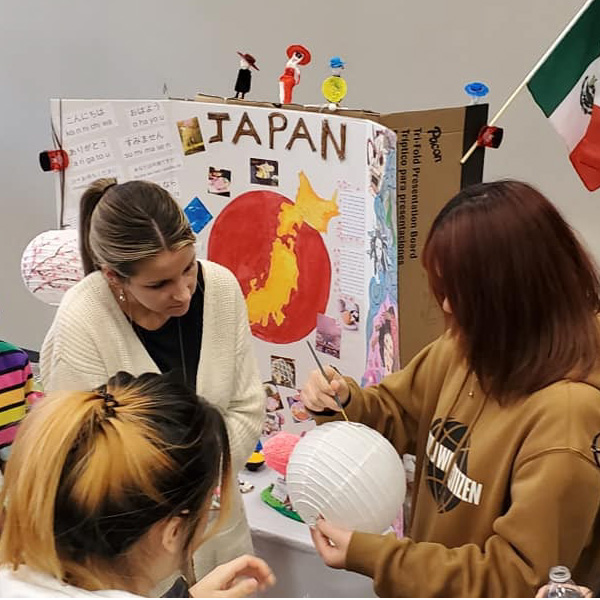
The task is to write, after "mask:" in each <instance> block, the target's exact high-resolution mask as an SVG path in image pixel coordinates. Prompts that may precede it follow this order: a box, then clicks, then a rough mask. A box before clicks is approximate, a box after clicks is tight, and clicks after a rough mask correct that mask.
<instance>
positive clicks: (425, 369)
mask: <svg viewBox="0 0 600 600" xmlns="http://www.w3.org/2000/svg"><path fill="white" fill-rule="evenodd" d="M422 258H423V264H424V266H425V269H426V271H427V273H428V276H429V280H430V284H431V288H432V291H433V293H434V295H435V296H436V298H437V301H438V303H439V305H440V306H441V307H442V308H443V310H444V312H445V313H446V316H447V320H448V325H449V328H448V330H447V332H446V333H444V334H443V335H442V336H441V337H440V338H439V339H438V340H436V341H435V342H433V343H432V344H431V345H430V346H428V347H427V348H425V349H424V350H422V351H421V352H420V353H419V354H418V355H417V356H416V357H415V358H414V359H413V360H412V361H411V362H410V363H409V364H408V365H407V366H406V367H405V368H404V369H402V370H400V371H398V372H396V373H392V374H391V375H389V376H387V377H386V378H384V379H383V380H382V381H381V383H380V384H379V385H376V386H372V387H369V388H366V389H361V388H360V387H359V386H358V385H357V384H356V383H355V382H354V381H353V380H351V379H350V378H343V377H342V376H340V375H339V374H337V373H335V372H334V371H333V370H332V369H329V370H328V371H327V376H328V378H329V380H330V382H328V381H326V380H325V378H324V377H323V376H322V375H321V374H320V373H319V372H313V373H312V374H311V376H310V378H309V381H308V382H307V384H306V386H305V387H304V389H303V391H302V400H303V401H304V403H305V405H306V406H307V407H308V408H309V409H310V410H312V411H314V412H317V413H318V412H320V413H321V416H320V417H319V419H320V420H325V419H330V418H336V415H337V414H338V413H337V410H338V409H337V405H336V403H335V401H334V399H333V398H332V395H333V394H334V393H337V394H338V396H339V398H340V400H341V401H342V403H343V404H344V405H345V411H346V413H347V415H348V417H349V418H350V419H351V420H352V421H357V422H362V423H364V424H366V425H369V426H370V427H373V428H374V429H377V430H378V431H379V432H381V433H382V434H383V435H385V436H386V437H387V438H388V439H389V440H390V441H391V442H392V444H394V446H395V447H396V449H397V450H398V452H399V453H400V454H404V453H406V452H409V453H413V454H416V456H417V468H416V475H415V493H414V497H413V515H412V525H411V531H410V537H405V538H403V539H397V538H396V537H395V536H394V535H393V534H392V535H386V536H382V535H373V534H366V533H361V532H356V531H355V532H351V531H345V530H343V529H340V528H338V527H334V526H333V525H332V524H331V523H329V522H327V521H323V520H320V521H319V522H318V523H317V526H316V528H315V529H313V530H312V533H313V539H314V542H315V545H316V547H317V551H318V552H319V553H320V554H321V556H322V557H323V559H324V561H325V562H326V563H327V564H328V565H330V566H332V567H334V568H346V569H349V570H352V571H356V572H359V573H362V574H364V575H367V576H369V577H372V578H373V579H374V585H375V590H376V592H377V593H378V594H379V595H382V596H527V595H534V594H535V591H536V589H538V588H539V587H540V586H541V585H542V584H543V583H544V582H545V581H546V580H547V574H548V569H549V567H551V566H553V565H558V564H561V565H566V566H568V567H569V568H570V569H571V571H572V573H573V577H574V579H575V581H576V582H577V583H579V584H582V585H587V586H589V587H590V588H592V589H596V585H597V581H595V579H594V577H597V576H598V575H597V574H598V573H600V518H599V517H600V469H599V468H598V456H599V455H598V452H599V450H598V448H599V447H600V442H599V440H600V361H599V356H600V353H599V350H600V334H599V329H598V318H597V317H598V312H599V309H600V284H599V281H598V276H597V273H596V270H595V268H594V266H593V264H592V261H591V260H590V258H589V257H588V255H587V254H586V252H585V250H584V249H583V248H582V246H581V245H580V244H579V242H578V241H577V239H576V237H575V235H574V234H573V232H572V231H571V229H570V228H569V226H568V225H567V224H566V223H565V221H564V220H563V218H562V217H561V216H560V214H559V213H558V211H557V210H556V209H555V208H554V207H553V205H552V204H551V203H550V202H549V201H548V200H547V199H546V198H545V197H544V196H543V195H542V194H541V193H540V192H538V191H537V190H535V189H533V188H532V187H531V186H529V185H527V184H525V183H521V182H516V181H499V182H494V183H486V184H480V185H476V186H473V187H471V188H467V189H465V190H463V191H461V192H460V193H459V194H458V195H457V196H456V197H455V198H453V199H452V200H451V201H450V202H449V203H448V204H447V205H446V206H445V207H444V209H443V210H442V211H441V212H440V214H439V215H438V217H437V218H436V220H435V222H434V224H433V226H432V229H431V231H430V233H429V237H428V239H427V242H426V244H425V248H424V250H423V257H422Z"/></svg>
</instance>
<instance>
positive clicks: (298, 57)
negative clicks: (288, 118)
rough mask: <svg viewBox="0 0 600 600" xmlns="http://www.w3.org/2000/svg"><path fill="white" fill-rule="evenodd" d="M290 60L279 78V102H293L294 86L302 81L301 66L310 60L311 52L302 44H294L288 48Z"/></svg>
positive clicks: (287, 52)
mask: <svg viewBox="0 0 600 600" xmlns="http://www.w3.org/2000/svg"><path fill="white" fill-rule="evenodd" d="M286 54H287V57H288V61H287V63H286V64H285V69H284V71H283V74H282V75H281V77H280V78H279V102H280V103H281V104H291V102H292V92H293V90H294V86H296V85H298V84H299V83H300V67H302V66H304V65H307V64H308V63H309V62H310V59H311V56H310V52H309V51H308V50H307V49H306V48H305V47H304V46H301V45H300V44H292V45H291V46H288V48H287V50H286Z"/></svg>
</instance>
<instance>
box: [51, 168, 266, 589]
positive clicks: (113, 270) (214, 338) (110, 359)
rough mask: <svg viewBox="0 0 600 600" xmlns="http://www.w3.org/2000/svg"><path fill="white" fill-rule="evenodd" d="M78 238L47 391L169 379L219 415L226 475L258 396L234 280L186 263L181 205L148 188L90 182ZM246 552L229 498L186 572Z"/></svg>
mask: <svg viewBox="0 0 600 600" xmlns="http://www.w3.org/2000/svg"><path fill="white" fill-rule="evenodd" d="M79 234H80V250H81V258H82V262H83V265H84V269H85V273H86V277H85V278H84V279H83V281H81V282H79V283H78V284H77V285H75V286H74V287H73V288H71V289H70V290H69V291H68V293H67V294H66V295H65V296H64V298H63V301H62V302H61V305H60V307H59V308H58V311H57V313H56V317H55V319H54V322H53V324H52V326H51V328H50V330H49V332H48V334H47V336H46V339H45V341H44V344H43V347H42V352H41V375H42V381H43V384H44V388H45V390H46V391H53V390H81V389H92V388H94V387H96V386H98V385H100V384H101V383H102V382H104V381H106V380H107V379H108V378H109V377H111V376H113V375H114V374H115V373H116V372H117V371H120V370H124V371H128V372H130V373H133V374H135V375H139V374H140V373H146V372H155V373H167V372H171V373H173V376H176V377H178V379H179V380H180V381H181V382H182V383H183V384H184V385H187V386H188V387H189V388H190V389H191V390H193V391H194V392H195V393H196V394H198V395H199V396H202V397H203V398H206V400H207V401H208V402H210V403H212V404H214V405H216V406H218V407H219V408H220V410H221V411H222V413H223V415H224V417H225V423H226V425H227V429H228V432H229V437H230V440H231V460H232V472H233V474H234V475H235V474H236V473H237V472H238V471H239V470H240V469H242V468H243V466H244V464H245V462H246V460H247V458H248V456H249V455H250V454H251V452H252V450H253V449H254V447H255V445H256V441H257V439H258V436H259V434H260V429H261V426H262V422H263V420H264V411H265V396H264V391H263V388H262V385H261V380H260V377H259V374H258V368H257V365H256V361H255V357H254V354H253V349H252V338H251V334H250V328H249V325H248V315H247V310H246V303H245V300H244V296H243V295H242V292H241V289H240V286H239V284H238V282H237V280H236V279H235V277H234V275H233V274H232V273H231V272H230V271H228V270H227V269H225V268H224V267H222V266H221V265H217V264H215V263H212V262H210V261H204V260H202V261H198V260H197V259H196V251H195V236H194V234H193V232H192V230H191V228H190V224H189V222H188V220H187V218H186V216H185V214H184V213H183V211H182V210H181V207H180V206H179V205H178V204H177V203H176V202H175V200H174V199H173V198H172V197H171V196H170V195H169V193H168V192H167V191H165V190H164V189H163V188H161V187H160V186H158V185H156V184H154V183H150V182H147V181H128V182H126V183H122V184H117V183H116V181H115V180H114V179H100V180H98V181H96V182H94V183H93V184H92V185H91V186H90V187H89V188H88V189H87V190H86V191H85V192H84V194H83V196H82V198H81V207H80V232H79ZM251 551H252V544H251V540H250V531H249V528H248V524H247V521H246V517H245V514H244V509H243V503H242V501H241V495H240V493H239V491H238V490H235V491H234V493H233V495H232V509H231V512H230V517H229V519H228V521H227V522H226V523H225V524H224V526H223V528H222V530H221V532H220V533H219V534H218V535H216V536H215V537H214V538H213V539H211V540H210V542H209V543H208V544H206V545H205V546H203V547H202V549H201V550H200V551H199V553H198V555H197V556H196V560H195V564H196V569H197V571H196V575H197V576H198V577H201V576H202V575H204V574H206V573H207V572H208V571H210V570H211V569H213V568H214V567H215V566H217V565H218V564H221V563H223V562H225V561H228V560H230V559H232V558H235V557H236V556H240V555H242V554H245V553H248V552H251ZM165 590H166V588H165V589H163V590H162V591H165Z"/></svg>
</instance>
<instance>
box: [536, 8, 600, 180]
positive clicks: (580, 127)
mask: <svg viewBox="0 0 600 600" xmlns="http://www.w3.org/2000/svg"><path fill="white" fill-rule="evenodd" d="M599 80H600V0H593V1H592V2H590V3H589V5H588V6H587V7H586V8H585V10H584V11H583V13H582V14H581V16H580V17H579V19H577V21H576V22H575V23H574V25H573V26H572V27H571V29H570V30H569V31H568V32H567V33H566V35H564V37H563V38H562V40H561V41H560V42H559V43H558V44H557V45H556V47H555V48H554V49H553V50H552V52H551V53H550V54H549V55H548V57H547V58H546V60H545V61H544V62H543V63H542V64H541V66H540V67H539V68H538V69H537V71H536V72H535V74H534V75H533V77H532V78H531V79H530V80H529V82H528V83H527V87H528V88H529V91H530V92H531V94H532V96H533V98H534V100H535V101H536V102H537V104H538V105H539V106H540V108H541V109H542V111H543V112H544V114H545V115H546V116H547V117H548V118H549V119H550V122H551V123H552V125H553V126H554V127H555V129H556V130H557V131H558V133H559V134H560V135H561V136H562V137H563V139H564V140H565V142H566V144H567V148H568V150H569V158H570V159H571V162H572V163H573V166H574V167H575V170H576V171H577V173H578V174H579V176H580V177H581V179H582V181H583V183H584V185H585V186H586V187H587V188H588V190H590V191H593V190H596V189H598V188H600V81H599ZM596 90H598V94H596Z"/></svg>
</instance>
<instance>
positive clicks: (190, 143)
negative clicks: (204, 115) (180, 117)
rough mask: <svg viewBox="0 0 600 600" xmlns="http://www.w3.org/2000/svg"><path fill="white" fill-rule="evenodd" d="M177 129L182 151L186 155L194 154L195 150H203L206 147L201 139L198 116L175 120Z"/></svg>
mask: <svg viewBox="0 0 600 600" xmlns="http://www.w3.org/2000/svg"><path fill="white" fill-rule="evenodd" d="M177 129H178V130H179V137H180V138H181V146H182V147H183V153H184V154H185V155H186V156H189V155H190V154H196V152H204V150H205V149H206V148H204V140H203V139H202V132H201V131H200V123H199V122H198V117H194V118H193V119H185V120H184V121H177Z"/></svg>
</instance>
